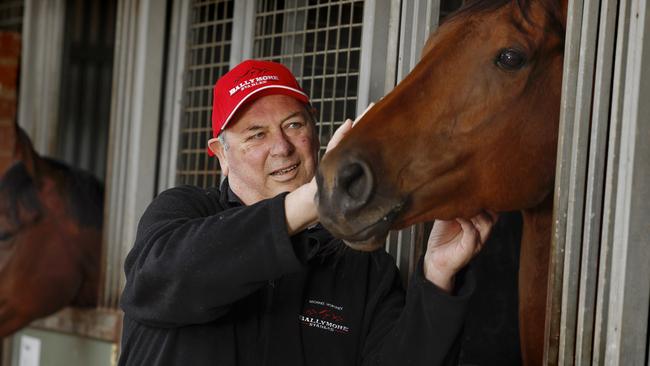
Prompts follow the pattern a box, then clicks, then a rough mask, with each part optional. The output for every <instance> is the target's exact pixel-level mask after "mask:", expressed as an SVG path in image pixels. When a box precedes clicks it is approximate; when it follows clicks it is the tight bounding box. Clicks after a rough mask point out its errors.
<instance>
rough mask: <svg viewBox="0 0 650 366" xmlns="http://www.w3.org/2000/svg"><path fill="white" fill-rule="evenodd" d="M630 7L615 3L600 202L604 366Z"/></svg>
mask: <svg viewBox="0 0 650 366" xmlns="http://www.w3.org/2000/svg"><path fill="white" fill-rule="evenodd" d="M629 12H630V10H629V3H628V1H619V2H618V20H617V32H616V43H615V44H616V48H615V51H614V52H615V56H614V60H615V61H614V75H613V81H612V85H613V87H612V101H611V104H612V106H611V113H610V126H609V138H608V148H607V149H608V153H607V169H606V177H605V179H606V181H605V198H604V204H603V220H602V233H601V250H600V258H599V263H598V267H599V274H598V288H597V290H596V291H597V296H596V321H595V324H594V346H593V356H592V359H593V364H595V365H604V364H605V362H606V361H605V358H606V354H607V342H608V339H607V327H608V324H609V323H610V307H611V302H610V301H611V300H610V297H611V296H612V294H611V292H612V284H611V276H612V254H613V252H614V245H617V244H615V239H614V230H613V229H614V225H615V222H616V220H615V212H616V205H617V201H618V191H619V189H618V175H619V166H618V156H619V151H620V149H621V134H622V130H621V127H622V123H621V120H622V116H623V101H624V95H625V93H624V90H625V85H626V78H625V75H626V73H627V63H626V62H625V55H626V54H627V52H628V51H627V48H628V38H629V27H630V13H629Z"/></svg>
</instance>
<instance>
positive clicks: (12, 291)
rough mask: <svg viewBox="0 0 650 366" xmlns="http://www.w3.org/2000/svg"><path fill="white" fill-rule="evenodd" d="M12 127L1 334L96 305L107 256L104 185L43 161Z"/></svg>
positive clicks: (1, 247) (4, 189) (4, 192)
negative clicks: (59, 313) (69, 309)
mask: <svg viewBox="0 0 650 366" xmlns="http://www.w3.org/2000/svg"><path fill="white" fill-rule="evenodd" d="M12 130H13V136H9V137H8V136H4V138H3V143H4V146H0V153H3V154H2V155H3V156H5V157H9V156H11V158H5V159H2V160H0V337H4V336H6V335H9V334H11V333H13V332H14V331H16V330H18V329H20V328H22V327H23V326H25V325H27V324H28V323H29V322H31V321H32V320H34V319H36V318H39V317H43V316H46V315H49V314H51V313H54V312H55V311H57V310H59V309H61V308H63V307H65V306H68V305H73V306H93V305H95V304H96V300H97V295H98V283H99V282H98V280H99V268H100V266H99V264H100V261H99V260H100V255H101V237H102V236H101V227H102V216H103V197H104V195H103V187H102V185H101V184H100V183H99V182H98V181H97V180H96V179H95V178H93V177H92V176H90V175H88V174H86V173H83V172H81V171H78V170H75V169H72V168H70V167H68V166H66V165H64V164H61V163H59V162H56V161H54V160H51V159H47V158H42V157H40V156H38V155H37V154H36V152H35V151H34V150H33V149H32V145H31V143H30V142H29V139H28V138H27V135H26V134H25V133H24V132H23V131H22V130H21V129H19V128H18V127H17V126H16V127H15V128H14V129H7V131H12ZM10 134H11V132H10ZM7 137H8V138H7Z"/></svg>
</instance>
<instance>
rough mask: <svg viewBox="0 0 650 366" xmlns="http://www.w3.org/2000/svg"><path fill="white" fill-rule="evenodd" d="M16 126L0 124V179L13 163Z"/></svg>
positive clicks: (13, 124)
mask: <svg viewBox="0 0 650 366" xmlns="http://www.w3.org/2000/svg"><path fill="white" fill-rule="evenodd" d="M16 135H17V134H16V124H15V123H7V124H0V177H1V176H3V175H4V174H5V172H6V171H7V170H8V169H9V167H10V166H11V164H12V163H13V162H14V152H15V151H16Z"/></svg>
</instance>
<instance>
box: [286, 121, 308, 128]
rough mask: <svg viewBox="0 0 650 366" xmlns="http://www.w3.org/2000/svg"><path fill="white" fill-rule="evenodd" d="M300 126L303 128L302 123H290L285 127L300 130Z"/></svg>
mask: <svg viewBox="0 0 650 366" xmlns="http://www.w3.org/2000/svg"><path fill="white" fill-rule="evenodd" d="M302 126H304V123H302V122H291V123H289V124H288V125H287V128H294V129H295V128H300V127H302Z"/></svg>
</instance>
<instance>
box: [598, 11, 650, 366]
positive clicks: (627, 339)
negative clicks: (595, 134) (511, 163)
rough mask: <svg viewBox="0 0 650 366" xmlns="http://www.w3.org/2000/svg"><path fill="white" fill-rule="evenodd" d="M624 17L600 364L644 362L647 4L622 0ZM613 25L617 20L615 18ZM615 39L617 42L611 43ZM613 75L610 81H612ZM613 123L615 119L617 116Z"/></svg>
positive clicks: (649, 244)
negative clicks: (624, 48) (606, 301)
mask: <svg viewBox="0 0 650 366" xmlns="http://www.w3.org/2000/svg"><path fill="white" fill-rule="evenodd" d="M622 3H623V6H626V7H627V9H625V8H624V9H625V10H627V11H624V10H623V9H621V11H619V14H620V15H621V16H625V17H626V18H627V19H629V28H628V27H626V28H627V29H626V31H629V32H626V33H627V37H628V38H627V43H628V46H627V52H626V53H625V56H624V57H625V59H624V60H621V61H623V62H625V63H626V67H625V73H624V74H621V75H620V76H621V77H624V78H625V89H624V93H625V94H624V100H623V110H622V118H621V120H620V124H621V130H620V131H621V135H620V149H619V150H618V153H617V154H616V155H617V158H618V159H617V165H618V182H617V194H616V206H615V214H614V233H613V239H614V240H613V244H614V249H615V250H612V257H611V263H612V266H611V277H610V278H609V280H610V281H611V287H610V291H609V304H610V305H609V308H608V313H609V316H608V319H607V327H606V337H607V348H606V353H605V359H604V363H606V364H620V365H640V364H643V363H644V362H648V358H647V357H648V354H649V352H650V350H649V349H648V310H649V307H648V304H649V303H650V283H649V281H648V278H650V225H648V222H647V215H648V213H649V212H650V184H648V182H650V166H649V165H648V161H650V145H649V144H648V141H647V138H648V136H650V105H649V104H648V103H647V100H648V97H649V96H650V38H648V37H647V35H648V34H650V8H649V7H648V5H647V2H646V1H644V0H628V1H622ZM619 24H621V21H620V18H619ZM617 44H620V43H617ZM617 82H618V80H615V85H616V84H617ZM617 122H618V121H617Z"/></svg>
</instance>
